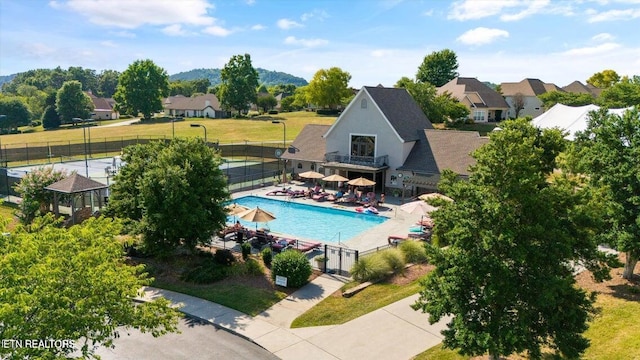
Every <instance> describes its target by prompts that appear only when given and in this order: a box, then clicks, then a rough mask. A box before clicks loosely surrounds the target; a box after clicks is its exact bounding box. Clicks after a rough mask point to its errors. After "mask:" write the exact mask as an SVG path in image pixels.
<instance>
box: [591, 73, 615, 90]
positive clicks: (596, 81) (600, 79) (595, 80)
mask: <svg viewBox="0 0 640 360" xmlns="http://www.w3.org/2000/svg"><path fill="white" fill-rule="evenodd" d="M618 81H620V75H618V73H617V72H615V70H611V69H607V70H602V71H600V72H597V73H595V74H593V75H591V77H590V78H589V79H587V84H591V85H593V86H595V87H597V88H600V89H606V88H608V87H610V86H612V85H613V84H615V83H617V82H618Z"/></svg>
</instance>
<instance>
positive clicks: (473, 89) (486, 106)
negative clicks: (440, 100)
mask: <svg viewBox="0 0 640 360" xmlns="http://www.w3.org/2000/svg"><path fill="white" fill-rule="evenodd" d="M446 92H448V93H450V94H451V96H453V97H454V98H456V99H458V101H460V103H461V104H463V105H464V106H466V107H467V108H468V109H469V119H470V120H473V121H474V122H488V121H501V120H504V119H505V118H506V116H507V112H508V111H509V104H507V102H506V101H505V100H504V98H503V97H502V95H500V93H498V92H497V91H495V90H493V89H492V88H490V87H488V86H487V85H486V84H484V83H482V82H480V81H479V80H478V79H476V78H465V77H456V78H455V79H453V80H451V81H449V82H448V83H446V84H444V85H442V86H441V87H439V88H438V94H444V93H446Z"/></svg>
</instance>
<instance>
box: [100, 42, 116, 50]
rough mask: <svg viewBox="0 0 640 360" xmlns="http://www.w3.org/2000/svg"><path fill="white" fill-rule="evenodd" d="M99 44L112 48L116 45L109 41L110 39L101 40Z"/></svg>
mask: <svg viewBox="0 0 640 360" xmlns="http://www.w3.org/2000/svg"><path fill="white" fill-rule="evenodd" d="M100 45H102V46H106V47H112V48H114V47H118V45H117V44H116V43H115V42H113V41H111V40H105V41H102V42H100Z"/></svg>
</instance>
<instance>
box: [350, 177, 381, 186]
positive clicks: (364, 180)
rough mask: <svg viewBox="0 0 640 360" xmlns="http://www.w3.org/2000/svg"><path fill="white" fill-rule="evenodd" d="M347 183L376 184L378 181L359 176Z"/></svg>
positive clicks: (356, 184)
mask: <svg viewBox="0 0 640 360" xmlns="http://www.w3.org/2000/svg"><path fill="white" fill-rule="evenodd" d="M347 184H349V185H353V186H373V185H375V184H376V182H375V181H372V180H369V179H366V178H363V177H359V178H357V179H353V180H349V182H348V183H347Z"/></svg>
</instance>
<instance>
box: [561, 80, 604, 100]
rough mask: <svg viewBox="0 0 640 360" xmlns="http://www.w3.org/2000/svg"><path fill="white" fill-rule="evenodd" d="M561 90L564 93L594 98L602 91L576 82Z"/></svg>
mask: <svg viewBox="0 0 640 360" xmlns="http://www.w3.org/2000/svg"><path fill="white" fill-rule="evenodd" d="M562 90H564V91H566V92H571V93H578V94H589V95H591V96H594V97H597V96H598V95H600V92H601V91H602V89H599V88H597V87H595V86H593V85H591V84H587V85H585V84H583V83H581V82H580V81H578V80H576V81H574V82H572V83H571V84H569V85H567V86H563V87H562Z"/></svg>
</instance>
